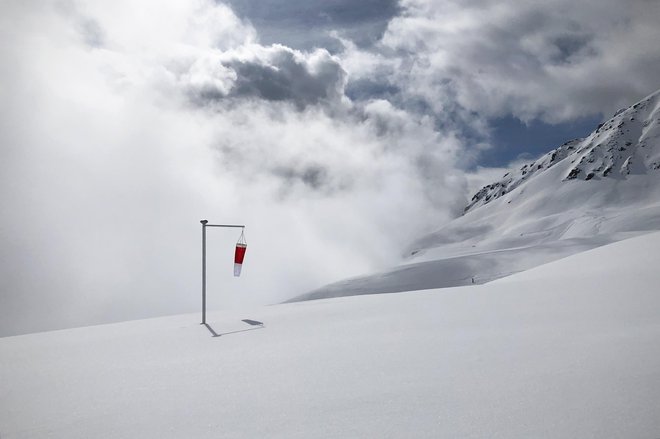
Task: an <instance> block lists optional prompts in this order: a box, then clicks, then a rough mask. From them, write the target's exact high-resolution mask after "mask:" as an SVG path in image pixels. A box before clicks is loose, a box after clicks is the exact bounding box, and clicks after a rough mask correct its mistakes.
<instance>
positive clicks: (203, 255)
mask: <svg viewBox="0 0 660 439" xmlns="http://www.w3.org/2000/svg"><path fill="white" fill-rule="evenodd" d="M200 223H202V325H206V228H207V227H233V228H240V229H245V226H244V225H235V224H209V222H208V221H207V220H201V221H200Z"/></svg>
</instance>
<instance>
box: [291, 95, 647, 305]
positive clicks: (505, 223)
mask: <svg viewBox="0 0 660 439" xmlns="http://www.w3.org/2000/svg"><path fill="white" fill-rule="evenodd" d="M465 210H466V213H465V215H463V216H461V217H459V218H457V219H455V220H454V221H452V222H450V223H449V224H446V225H445V226H443V227H441V228H440V229H439V230H437V231H436V232H434V233H431V234H429V235H427V236H424V237H421V238H420V239H419V240H417V242H415V243H413V244H412V246H411V248H410V249H409V250H408V251H407V252H406V253H407V261H406V264H404V265H401V266H399V267H395V268H393V269H390V270H387V271H385V272H382V273H377V274H373V275H368V276H361V277H357V278H353V279H347V280H343V281H340V282H337V283H334V284H330V285H327V286H324V287H321V288H319V289H317V290H314V291H311V292H309V293H306V294H303V295H302V296H299V297H296V298H293V299H291V301H297V300H310V299H319V298H328V297H338V296H343V295H359V294H373V293H389V292H397V291H408V290H418V289H425V288H440V287H450V286H459V285H469V284H472V283H473V282H474V283H484V282H487V281H490V280H493V279H497V278H501V277H504V276H508V275H510V274H512V273H516V272H520V271H523V270H527V269H529V268H532V267H535V266H537V265H540V264H544V263H547V262H551V261H554V260H557V259H560V258H563V257H566V256H568V255H571V254H575V253H579V252H582V251H585V250H588V249H591V248H595V247H598V246H601V245H605V244H609V243H612V242H615V241H618V240H621V239H626V238H629V237H631V236H635V235H639V234H643V233H648V232H650V231H657V230H660V90H659V91H657V92H656V93H654V94H652V95H650V96H649V97H647V98H646V99H644V100H642V101H640V102H639V103H637V104H635V105H633V106H631V107H630V108H628V109H625V110H622V111H620V112H618V113H617V114H616V115H615V116H614V117H613V118H612V119H610V120H609V121H607V122H606V123H604V124H602V125H601V126H600V127H599V128H598V129H597V130H595V131H594V132H593V133H592V134H591V135H589V136H588V137H586V138H585V139H578V140H574V141H570V142H567V143H566V144H564V145H562V146H561V147H559V148H557V149H556V150H554V151H550V152H549V153H547V154H545V155H544V156H542V157H541V158H539V159H538V160H536V161H534V162H532V163H529V164H526V165H524V166H522V167H521V168H520V169H512V170H510V171H509V172H507V173H506V174H505V175H504V177H503V178H502V179H501V180H499V181H497V182H494V183H492V184H489V185H487V186H485V187H484V188H482V189H481V190H480V191H478V192H477V194H475V196H474V197H473V198H472V201H471V203H470V204H469V205H468V206H467V207H466V209H465Z"/></svg>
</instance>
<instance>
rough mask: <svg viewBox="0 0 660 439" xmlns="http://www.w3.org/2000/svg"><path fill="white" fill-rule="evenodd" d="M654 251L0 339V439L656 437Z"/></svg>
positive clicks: (659, 385) (618, 247) (615, 252)
mask: <svg viewBox="0 0 660 439" xmlns="http://www.w3.org/2000/svg"><path fill="white" fill-rule="evenodd" d="M658 248H660V233H652V234H646V235H644V236H638V237H634V238H631V239H627V240H623V241H619V242H616V243H614V244H609V245H604V246H601V247H598V248H596V249H592V250H589V251H585V252H582V253H580V254H576V255H573V256H569V257H567V258H564V259H561V260H558V261H555V262H552V263H549V264H545V265H541V266H538V267H536V268H533V269H530V270H528V271H525V272H522V273H518V274H516V275H513V276H510V277H506V278H503V279H499V280H496V281H493V282H490V283H488V284H484V285H475V286H468V287H456V288H446V289H435V290H424V291H415V292H408V293H406V294H380V295H365V296H353V297H341V298H336V299H325V300H316V301H307V302H297V303H291V304H282V305H275V306H269V307H263V308H257V309H253V310H250V311H244V312H242V313H237V312H235V311H232V312H229V311H227V312H217V313H213V314H210V316H209V319H208V320H209V325H210V327H211V328H212V329H213V331H215V333H217V334H219V336H218V337H214V336H213V335H212V333H211V332H210V331H209V330H207V328H205V327H204V326H201V325H199V324H198V320H199V316H198V315H182V316H174V317H167V318H159V319H151V320H144V321H135V322H125V323H121V324H113V325H104V326H96V327H88V328H78V329H71V330H63V331H54V332H48V333H40V334H31V335H24V336H16V337H7V338H2V339H0V436H1V437H2V438H3V439H13V438H40V437H66V438H89V437H94V438H106V437H107V438H110V437H112V438H116V437H141V438H179V437H196V438H217V437H227V438H233V437H275V438H297V437H300V438H303V437H305V438H307V437H330V438H331V437H337V438H339V437H341V438H344V437H379V438H380V437H420V438H423V437H429V438H431V437H433V438H436V437H465V438H471V437H472V438H481V437H490V438H529V437H535V438H542V437H598V438H616V437H658V436H660V350H658V344H659V342H660V293H659V292H658V288H657V285H659V284H660V271H658V270H657V253H658V250H657V249H658ZM243 319H250V320H252V322H251V323H252V324H248V323H244V322H243V321H242V320H243ZM257 322H261V323H262V325H259V324H255V323H257Z"/></svg>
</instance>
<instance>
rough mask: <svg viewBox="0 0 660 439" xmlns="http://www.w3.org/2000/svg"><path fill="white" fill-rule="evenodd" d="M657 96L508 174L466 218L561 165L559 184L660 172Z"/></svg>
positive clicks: (481, 194) (477, 198)
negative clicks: (582, 137)
mask: <svg viewBox="0 0 660 439" xmlns="http://www.w3.org/2000/svg"><path fill="white" fill-rule="evenodd" d="M658 136H660V90H658V91H657V92H655V93H654V94H652V95H651V96H649V97H647V98H646V99H644V100H642V101H640V102H638V103H636V104H635V105H633V106H631V107H630V108H627V109H624V110H620V111H618V112H617V113H616V114H615V115H614V116H613V117H612V118H611V119H610V120H608V121H607V122H605V123H602V124H600V125H599V126H598V129H596V131H594V132H593V133H591V134H590V135H589V136H588V137H586V138H584V139H575V140H571V141H568V142H566V143H564V144H563V145H561V146H560V147H559V148H557V149H554V150H552V151H550V152H548V153H547V154H545V155H543V156H542V157H541V158H539V159H538V160H535V161H533V162H531V163H528V164H525V165H523V166H522V167H521V168H519V169H514V170H511V171H509V172H507V173H506V174H505V175H504V176H503V177H502V179H501V180H499V181H496V182H493V183H491V184H489V185H486V186H484V187H483V188H481V189H480V190H479V191H478V192H477V193H476V194H475V195H474V196H473V197H472V199H471V200H470V204H468V206H467V207H466V208H465V212H468V211H470V210H472V209H474V208H476V207H478V206H482V205H484V204H487V203H489V202H490V201H492V200H495V199H497V198H499V197H501V196H504V195H506V194H507V193H509V192H511V191H512V190H514V189H515V188H517V187H518V186H520V185H521V184H523V183H525V182H527V181H529V180H530V179H532V178H534V177H535V176H536V175H538V174H540V173H542V172H544V171H546V170H548V169H549V168H551V167H552V166H554V165H556V164H558V163H561V162H563V161H567V162H570V165H568V164H567V166H566V168H567V169H566V174H565V175H564V176H563V179H562V180H563V181H567V180H573V179H582V180H591V179H600V178H606V177H608V178H625V177H626V176H627V175H629V174H631V173H633V174H643V173H646V172H648V171H657V170H659V169H660V148H659V147H658V145H659V144H658V142H657V138H658Z"/></svg>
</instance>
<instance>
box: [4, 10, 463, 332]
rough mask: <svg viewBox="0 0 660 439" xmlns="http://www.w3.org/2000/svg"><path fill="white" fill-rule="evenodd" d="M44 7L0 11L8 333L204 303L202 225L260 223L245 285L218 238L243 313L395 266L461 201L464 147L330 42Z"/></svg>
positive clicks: (221, 292)
mask: <svg viewBox="0 0 660 439" xmlns="http://www.w3.org/2000/svg"><path fill="white" fill-rule="evenodd" d="M50 6H51V7H44V8H40V9H36V8H30V7H28V6H25V5H22V4H20V3H15V4H12V7H13V10H12V11H11V14H9V13H8V14H7V15H4V16H3V17H2V18H0V20H2V22H1V25H2V28H3V29H7V35H10V36H11V38H7V39H4V40H2V41H0V55H1V56H2V60H3V61H2V68H1V69H0V82H1V83H2V84H6V85H7V86H6V87H3V88H2V89H0V93H2V98H3V102H5V105H3V106H2V108H1V109H0V124H1V127H2V129H0V145H2V148H1V149H0V178H1V179H2V186H1V189H0V190H1V193H0V196H2V200H3V209H2V211H0V226H1V227H0V233H1V236H0V238H1V240H2V246H0V261H1V263H0V282H1V283H0V313H1V315H0V334H9V333H17V332H25V331H35V330H43V329H50V328H56V327H65V326H74V325H84V324H94V323H100V322H108V321H116V320H124V319H130V318H140V317H147V316H155V315H162V314H168V313H181V312H192V311H196V310H198V307H199V288H200V280H199V277H200V227H201V226H200V224H199V222H198V221H199V220H200V219H208V220H210V221H211V222H228V223H244V224H246V225H247V229H246V235H247V239H248V253H247V257H246V264H245V267H244V277H242V278H241V279H238V280H237V279H234V278H232V276H231V273H232V271H231V267H232V266H231V256H232V255H231V252H232V248H233V244H234V243H235V239H236V238H237V236H234V234H232V232H231V231H224V230H217V229H214V230H212V231H210V232H209V234H208V240H209V241H208V249H209V254H208V261H209V278H208V286H209V307H210V308H217V307H223V308H227V307H244V306H249V305H255V304H263V303H272V302H277V301H280V300H284V299H287V298H290V297H292V296H295V295H297V294H299V293H301V292H304V291H306V290H308V289H312V288H315V287H317V286H319V285H322V284H323V283H326V282H330V281H333V280H336V279H338V278H342V277H346V276H351V275H358V274H361V273H363V272H366V271H370V270H372V269H375V268H377V267H378V268H381V267H383V266H386V265H391V264H395V263H396V262H397V261H398V253H399V251H400V249H401V248H403V247H404V245H405V244H407V243H408V242H409V241H410V240H412V239H413V238H414V237H416V236H417V235H418V234H419V233H421V232H422V231H424V232H425V231H428V230H429V229H430V228H432V227H433V225H435V224H434V223H435V222H438V223H440V222H443V221H445V220H446V219H448V218H449V217H450V216H451V215H452V214H453V210H452V209H453V206H455V205H456V204H457V200H459V199H460V198H461V197H462V192H463V190H462V189H463V180H462V179H461V177H460V173H459V172H457V171H456V170H455V168H454V164H453V162H454V160H455V156H456V154H457V150H458V149H459V146H460V145H459V144H458V142H457V141H456V139H454V138H452V137H451V136H448V137H446V138H445V137H444V136H441V135H440V134H439V133H438V132H437V130H436V129H435V126H434V124H433V122H432V121H431V120H429V119H428V118H425V117H423V116H420V115H416V114H411V113H408V112H406V111H402V110H401V109H398V108H396V107H395V106H393V105H391V104H390V103H388V102H385V101H382V100H366V101H364V102H352V101H351V100H350V99H348V98H347V97H346V96H345V93H344V87H345V81H346V76H345V73H344V71H345V69H344V67H343V64H342V61H341V59H339V58H337V57H335V56H331V55H330V54H329V53H328V52H327V51H324V50H316V51H311V52H302V51H296V50H293V49H289V48H285V47H282V46H277V45H274V46H273V45H270V46H262V45H260V44H259V43H258V42H257V38H256V34H255V32H254V29H252V28H251V27H250V26H249V24H246V23H244V22H242V21H241V20H239V19H238V18H237V17H236V16H234V15H233V14H232V13H231V10H229V9H228V8H227V7H225V6H223V5H221V4H215V3H213V2H205V1H198V2H189V1H180V2H168V3H167V4H161V3H159V2H152V3H149V2H140V3H139V4H134V3H132V2H113V4H112V5H109V4H107V3H105V2H89V3H85V4H84V8H83V7H82V6H81V5H78V7H77V9H76V11H77V12H76V14H75V15H73V14H67V13H62V11H61V10H57V8H55V7H54V6H52V5H50ZM133 7H135V8H137V9H138V10H137V11H133ZM8 11H9V8H8ZM129 11H133V12H134V13H128V12H129ZM72 17H74V18H75V17H87V18H89V19H90V20H94V22H95V23H97V24H98V29H101V30H102V35H103V39H102V44H96V45H94V44H92V45H90V44H89V40H88V39H86V38H85V36H84V34H82V35H81V33H80V32H79V31H78V28H76V27H75V26H73V27H72V23H76V22H78V21H77V18H75V19H72ZM19 18H20V19H19ZM72 20H73V21H72ZM72 29H73V30H74V31H73V32H72ZM193 92H194V93H193ZM191 93H193V95H194V96H196V99H197V100H193V101H191V100H190V99H191ZM195 93H197V94H195ZM205 93H206V95H205V96H206V97H205V98H204V100H202V97H200V96H202V95H204V94H205ZM200 103H203V105H195V104H200ZM191 104H192V105H191ZM430 188H433V190H430Z"/></svg>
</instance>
